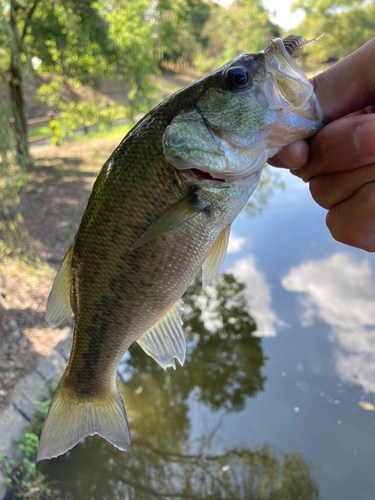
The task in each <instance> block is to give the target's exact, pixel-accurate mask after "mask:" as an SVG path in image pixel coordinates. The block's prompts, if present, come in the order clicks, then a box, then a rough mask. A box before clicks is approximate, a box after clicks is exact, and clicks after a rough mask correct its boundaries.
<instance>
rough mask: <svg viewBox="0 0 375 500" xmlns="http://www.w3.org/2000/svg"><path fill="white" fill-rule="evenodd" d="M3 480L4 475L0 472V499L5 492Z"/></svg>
mask: <svg viewBox="0 0 375 500" xmlns="http://www.w3.org/2000/svg"><path fill="white" fill-rule="evenodd" d="M5 481H6V477H5V476H4V474H3V473H2V472H0V500H3V498H5V495H6V494H7V485H6V482H5Z"/></svg>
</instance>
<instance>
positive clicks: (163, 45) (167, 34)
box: [153, 0, 212, 67]
mask: <svg viewBox="0 0 375 500" xmlns="http://www.w3.org/2000/svg"><path fill="white" fill-rule="evenodd" d="M211 8H212V3H210V2H206V1H204V0H177V1H176V0H158V2H157V5H156V6H155V10H154V13H153V17H154V20H155V32H154V36H155V42H156V44H155V56H156V58H157V59H159V60H160V64H161V65H165V64H166V63H179V64H180V65H181V64H182V65H183V64H185V65H187V66H190V67H191V66H193V62H194V58H195V55H196V54H197V53H199V51H201V50H202V49H203V48H204V47H205V46H206V45H207V43H208V38H207V37H206V36H204V35H202V31H203V27H204V25H205V23H206V21H207V20H208V18H209V15H210V10H211Z"/></svg>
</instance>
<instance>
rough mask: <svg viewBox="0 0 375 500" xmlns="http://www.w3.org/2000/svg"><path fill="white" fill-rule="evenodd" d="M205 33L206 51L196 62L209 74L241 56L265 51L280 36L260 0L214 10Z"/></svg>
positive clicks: (236, 3) (244, 0)
mask: <svg viewBox="0 0 375 500" xmlns="http://www.w3.org/2000/svg"><path fill="white" fill-rule="evenodd" d="M204 34H205V36H207V38H208V40H209V42H208V45H207V49H206V50H205V51H203V52H202V53H201V54H197V56H196V60H195V63H196V65H197V66H198V67H199V68H200V69H201V70H204V71H207V70H213V69H215V67H217V66H220V65H222V64H225V63H226V62H228V61H230V60H231V59H233V58H234V57H236V56H238V55H240V54H243V53H247V52H257V51H259V50H262V49H264V47H265V46H266V45H267V43H268V42H269V40H270V39H271V38H275V37H277V36H280V30H279V28H278V26H276V25H274V24H273V23H272V22H271V21H270V19H269V12H268V11H267V9H265V8H264V6H263V4H262V2H261V0H255V1H253V0H241V1H240V0H238V1H236V2H233V3H232V4H231V5H230V6H229V7H228V8H223V7H220V6H219V5H217V6H215V7H213V8H212V9H211V13H210V18H209V20H208V22H207V23H206V25H205V27H204Z"/></svg>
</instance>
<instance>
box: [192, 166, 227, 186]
mask: <svg viewBox="0 0 375 500" xmlns="http://www.w3.org/2000/svg"><path fill="white" fill-rule="evenodd" d="M189 172H190V173H191V174H193V175H194V177H196V178H197V179H199V180H200V181H214V182H224V183H227V181H226V180H225V179H220V178H217V177H213V176H212V175H211V174H209V173H208V172H204V171H203V170H199V169H198V168H191V169H189Z"/></svg>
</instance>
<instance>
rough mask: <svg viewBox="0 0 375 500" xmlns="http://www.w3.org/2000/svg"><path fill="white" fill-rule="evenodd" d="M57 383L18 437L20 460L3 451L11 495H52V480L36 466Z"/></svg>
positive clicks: (39, 499) (1, 465) (1, 466)
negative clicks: (45, 421)
mask: <svg viewBox="0 0 375 500" xmlns="http://www.w3.org/2000/svg"><path fill="white" fill-rule="evenodd" d="M55 387H56V384H49V388H48V389H49V390H48V393H47V394H46V397H47V399H46V400H44V401H43V402H42V403H40V405H39V408H38V412H37V415H36V417H35V419H34V421H33V422H31V423H30V425H29V429H28V431H27V432H26V433H25V434H24V435H23V436H22V437H16V438H15V440H14V441H15V442H16V443H17V444H18V449H19V450H20V459H19V461H18V463H15V462H13V461H12V460H8V459H7V458H6V457H5V456H4V455H2V454H0V471H2V472H3V473H4V474H5V476H6V477H7V486H8V490H9V491H10V494H11V498H28V499H30V500H47V499H51V498H52V496H51V488H50V484H48V483H47V482H46V477H45V476H44V474H43V473H42V472H40V470H39V469H38V468H37V467H36V463H35V458H36V453H37V450H38V446H39V437H38V436H40V433H41V430H42V424H43V421H44V418H45V417H46V415H47V411H48V408H49V405H50V403H51V399H50V397H51V393H52V391H53V390H54V388H55Z"/></svg>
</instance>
